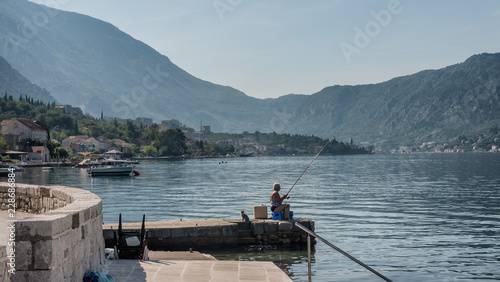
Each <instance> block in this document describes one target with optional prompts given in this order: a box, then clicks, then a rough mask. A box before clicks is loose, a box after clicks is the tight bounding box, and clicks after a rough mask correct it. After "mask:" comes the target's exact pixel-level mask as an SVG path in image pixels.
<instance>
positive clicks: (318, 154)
mask: <svg viewBox="0 0 500 282" xmlns="http://www.w3.org/2000/svg"><path fill="white" fill-rule="evenodd" d="M332 140H333V137H332V138H330V139H328V141H326V143H325V145H323V147H322V148H321V150H319V152H318V153H317V154H316V156H315V157H314V159H312V161H311V162H310V163H309V165H308V166H307V167H306V169H304V171H303V172H302V174H301V175H300V176H299V178H297V180H295V183H293V185H292V188H290V190H288V192H286V195H288V194H289V193H290V191H292V189H293V187H295V184H297V182H299V180H300V178H301V177H302V175H304V173H306V171H307V169H308V168H309V167H310V166H311V165H312V163H313V162H314V160H316V158H317V157H318V156H319V154H321V152H322V151H323V149H325V147H326V145H328V143H330V141H332Z"/></svg>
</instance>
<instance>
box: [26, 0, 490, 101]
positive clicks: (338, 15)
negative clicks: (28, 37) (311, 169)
mask: <svg viewBox="0 0 500 282" xmlns="http://www.w3.org/2000/svg"><path fill="white" fill-rule="evenodd" d="M33 2H36V3H41V4H44V3H46V4H47V5H48V6H50V7H55V8H59V9H62V10H67V11H73V12H78V13H82V14H86V15H89V16H92V17H95V18H98V19H101V20H104V21H107V22H110V23H111V24H113V25H115V26H117V27H118V28H119V29H120V30H122V31H124V32H126V33H128V34H130V35H131V36H133V37H134V38H136V39H138V40H141V41H143V42H144V43H146V44H148V45H150V46H151V47H153V48H154V49H156V50H157V51H158V52H160V53H162V54H163V55H166V56H167V57H169V58H170V60H171V61H172V62H173V63H175V64H176V65H178V66H179V67H181V68H182V69H184V70H186V71H187V72H189V73H191V74H192V75H194V76H196V77H198V78H200V79H203V80H207V81H210V82H213V83H217V84H222V85H228V86H231V87H234V88H236V89H238V90H241V91H243V92H245V93H246V94H247V95H249V96H253V97H258V98H270V97H278V96H282V95H285V94H290V93H297V94H313V93H315V92H317V91H319V90H321V89H323V88H324V87H326V86H331V85H336V84H340V85H356V84H369V83H378V82H382V81H386V80H389V79H391V78H393V77H396V76H402V75H408V74H413V73H416V72H418V71H421V70H424V69H437V68H442V67H445V66H448V65H452V64H456V63H460V62H463V61H464V60H465V59H467V58H468V57H470V56H471V55H474V54H478V53H484V52H488V53H496V52H500V1H496V0H492V1H486V0H481V1H477V0H471V1H465V0H462V1H460V0H458V1H435V0H434V1H431V0H423V1H422V0H413V1H411V0H401V1H394V0H371V1H368V0H365V1H355V0H346V1H333V0H316V1H306V0H303V1H298V0H273V1H270V0H147V1H137V0H134V1H132V0H33Z"/></svg>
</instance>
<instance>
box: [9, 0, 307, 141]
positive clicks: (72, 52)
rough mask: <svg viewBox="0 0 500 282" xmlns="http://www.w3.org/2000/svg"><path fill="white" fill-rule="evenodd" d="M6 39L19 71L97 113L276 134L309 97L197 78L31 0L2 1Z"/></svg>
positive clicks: (103, 28)
mask: <svg viewBox="0 0 500 282" xmlns="http://www.w3.org/2000/svg"><path fill="white" fill-rule="evenodd" d="M42 20H44V21H43V22H38V21H42ZM0 40H1V41H0V43H1V45H0V46H2V47H3V48H1V49H0V52H1V53H0V55H1V56H4V57H5V58H7V60H8V61H9V62H10V63H11V64H12V66H13V67H14V68H16V69H17V70H19V72H21V73H22V74H23V75H25V76H26V77H27V78H28V79H30V80H31V81H32V82H34V83H36V84H38V85H40V86H42V87H44V88H46V89H47V90H49V91H50V92H51V94H52V95H53V96H54V97H55V98H56V99H57V100H58V101H60V102H61V103H64V104H71V105H73V106H79V107H81V108H82V109H83V110H84V111H86V112H88V113H90V114H93V115H94V116H98V115H100V113H101V110H102V111H104V114H105V115H106V116H119V117H131V118H135V117H139V116H147V117H151V118H153V119H154V120H156V121H158V122H159V121H161V120H164V119H172V118H175V119H178V120H181V121H182V122H183V123H186V124H187V125H188V126H191V127H195V128H197V127H198V125H199V124H200V122H203V124H206V125H211V127H212V129H213V130H216V131H227V132H238V131H239V132H241V131H242V130H248V131H255V130H262V131H272V130H277V129H279V128H278V127H279V126H281V125H280V124H279V123H276V124H275V125H273V124H271V123H270V122H269V121H270V120H273V118H274V119H277V120H279V117H280V115H281V113H282V111H284V110H286V109H293V108H295V107H297V106H298V104H299V103H300V102H301V101H302V100H303V99H305V96H304V95H292V96H287V97H283V98H279V99H271V100H260V99H256V98H252V97H249V96H247V95H245V94H244V93H242V92H241V91H238V90H236V89H234V88H231V87H228V86H221V85H216V84H213V83H210V82H207V81H204V80H201V79H198V78H196V77H194V76H192V75H190V74H189V73H187V72H185V71H184V70H182V69H180V68H179V67H178V66H176V65H175V64H173V63H172V62H171V61H170V60H169V59H168V58H167V57H166V56H164V55H162V54H160V53H158V52H156V51H155V50H154V49H153V48H151V47H149V46H148V45H146V44H144V43H143V42H140V41H138V40H135V39H133V38H132V37H130V36H129V35H127V34H125V33H123V32H121V31H120V30H119V29H118V28H116V27H115V26H113V25H111V24H109V23H106V22H103V21H101V20H97V19H94V18H91V17H88V16H84V15H81V14H77V13H70V12H64V11H60V10H54V9H51V8H48V7H45V6H42V5H38V4H35V3H31V2H28V1H26V0H2V1H0ZM214 67H217V66H214ZM277 104H278V105H279V107H275V105H277ZM273 126H276V127H275V128H271V127H273Z"/></svg>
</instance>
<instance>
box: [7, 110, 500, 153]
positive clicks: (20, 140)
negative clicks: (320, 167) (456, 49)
mask: <svg viewBox="0 0 500 282" xmlns="http://www.w3.org/2000/svg"><path fill="white" fill-rule="evenodd" d="M57 107H59V108H60V109H61V110H62V111H64V112H65V113H72V112H81V110H80V109H79V108H74V107H71V106H69V105H65V106H57ZM104 119H105V120H107V121H108V122H117V123H119V124H127V123H129V122H131V123H133V124H136V125H141V126H142V127H148V126H152V125H153V124H155V123H154V122H153V120H152V119H151V118H146V117H140V118H136V119H135V120H131V119H127V118H110V117H107V118H104ZM159 126H160V128H163V129H168V128H184V129H183V130H182V132H183V133H184V135H185V136H186V137H187V138H186V140H185V141H184V145H185V151H184V152H182V156H183V157H186V156H188V155H189V154H190V153H192V152H196V151H197V150H199V149H200V148H199V146H200V143H199V142H200V141H202V142H206V143H208V144H214V145H215V146H217V147H218V148H225V149H229V150H225V151H223V152H225V153H226V154H222V153H218V154H217V153H212V155H211V156H210V157H233V156H254V155H268V154H269V152H270V151H271V150H273V151H276V150H281V151H283V152H287V151H288V152H293V153H302V154H305V153H307V151H306V150H304V149H300V148H293V147H287V146H285V144H277V145H274V146H269V145H266V144H261V143H258V142H255V140H253V139H252V138H238V139H225V140H219V139H217V138H210V137H207V136H210V133H211V128H210V126H207V125H201V126H200V130H199V131H194V130H187V129H185V126H183V125H182V123H181V122H179V121H178V120H175V119H174V120H164V121H161V123H160V125H159ZM83 129H84V130H85V129H86V128H83ZM0 132H1V136H2V138H3V140H4V142H5V144H6V145H7V146H6V147H7V148H4V149H3V150H1V151H0V152H1V155H3V156H4V158H5V157H7V158H6V160H9V158H13V159H18V160H19V161H21V162H26V161H30V162H51V161H70V159H73V160H74V161H76V160H79V159H83V158H89V157H92V155H93V154H106V153H107V155H109V154H112V155H113V156H121V155H122V154H123V153H125V152H126V151H127V149H132V148H134V147H138V145H137V143H139V145H140V146H139V150H136V151H135V152H137V154H135V155H133V156H130V155H129V157H136V158H147V157H149V158H150V157H155V155H156V154H155V152H154V151H153V153H150V152H149V153H148V151H147V147H148V146H151V145H154V141H149V140H146V139H136V140H135V141H136V144H134V143H131V142H129V141H128V140H123V139H120V138H114V139H105V138H101V137H91V136H89V135H86V134H81V135H73V136H68V137H66V138H64V139H62V140H56V139H52V140H51V141H52V143H54V144H60V146H62V147H63V148H65V150H66V152H68V154H61V155H60V156H55V154H54V152H52V153H51V152H50V150H49V148H48V147H47V145H46V142H47V141H48V139H49V136H50V134H49V132H50V128H49V126H48V125H46V124H45V123H43V122H40V121H33V120H27V119H9V120H3V121H2V122H1V129H0ZM30 142H31V144H30ZM44 142H45V143H44ZM351 145H353V146H355V145H354V144H352V140H351ZM362 145H366V146H370V145H369V144H363V143H362ZM4 147H5V146H4ZM228 147H229V148H228ZM320 148H321V146H316V148H315V149H314V153H317V152H318V150H319V149H320ZM373 148H374V152H376V153H393V154H394V153H418V152H432V153H464V152H492V153H494V152H499V151H500V138H494V139H493V141H492V142H487V139H486V136H477V139H476V140H468V139H465V138H458V137H457V138H455V139H454V140H450V142H449V143H437V142H434V141H432V142H425V143H423V144H421V145H419V146H400V147H399V148H398V149H391V150H384V149H382V148H380V147H373ZM204 157H206V156H204Z"/></svg>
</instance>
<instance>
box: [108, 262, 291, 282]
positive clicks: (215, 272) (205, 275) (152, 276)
mask: <svg viewBox="0 0 500 282" xmlns="http://www.w3.org/2000/svg"><path fill="white" fill-rule="evenodd" d="M103 272H104V273H107V274H109V275H111V276H113V278H114V279H115V281H116V282H127V281H130V282H136V281H146V282H156V281H158V282H160V281H161V282H163V281H179V282H180V281H182V282H205V281H206V282H212V281H213V282H226V281H227V282H238V281H245V282H252V281H255V282H257V281H259V282H263V281H269V282H292V279H290V277H288V275H286V273H285V272H283V271H282V270H281V269H280V268H279V267H277V266H276V265H275V264H274V263H272V262H259V261H218V260H149V261H138V260H111V261H107V262H106V265H105V266H104V268H103Z"/></svg>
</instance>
